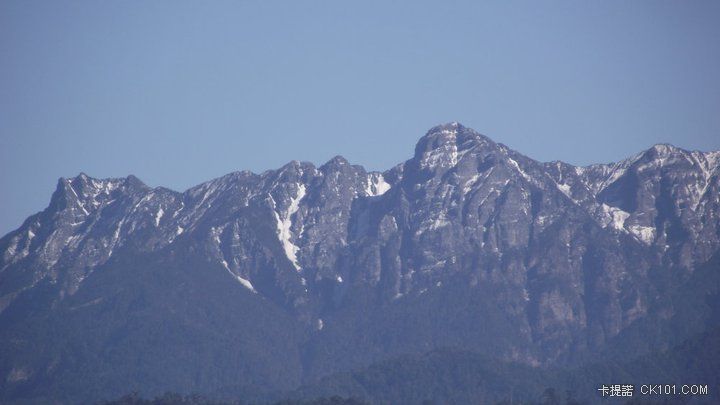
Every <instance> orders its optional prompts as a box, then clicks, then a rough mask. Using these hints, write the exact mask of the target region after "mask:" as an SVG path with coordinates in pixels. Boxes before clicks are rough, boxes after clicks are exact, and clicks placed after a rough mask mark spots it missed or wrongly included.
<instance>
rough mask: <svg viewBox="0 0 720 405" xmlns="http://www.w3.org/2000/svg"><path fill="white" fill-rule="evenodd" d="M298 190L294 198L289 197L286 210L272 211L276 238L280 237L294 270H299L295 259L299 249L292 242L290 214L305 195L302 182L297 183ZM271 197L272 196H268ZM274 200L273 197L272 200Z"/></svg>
mask: <svg viewBox="0 0 720 405" xmlns="http://www.w3.org/2000/svg"><path fill="white" fill-rule="evenodd" d="M297 187H298V192H297V195H296V196H295V198H291V199H290V205H289V206H288V208H287V210H286V211H285V212H284V213H282V214H283V215H282V216H281V215H280V214H278V212H277V211H274V214H275V221H276V222H277V234H278V238H279V239H280V243H282V246H283V250H284V251H285V256H287V258H288V260H290V263H292V264H293V266H295V269H296V270H298V271H299V270H301V267H300V265H299V264H298V261H297V252H298V251H299V250H300V248H299V247H297V245H295V244H293V243H292V237H293V234H292V231H291V228H292V216H293V215H295V213H296V212H297V211H298V209H299V208H300V201H301V200H302V199H303V198H304V197H305V185H304V184H298V185H297ZM270 198H272V196H270ZM274 201H275V200H274V199H273V202H274Z"/></svg>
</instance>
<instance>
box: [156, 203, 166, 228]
mask: <svg viewBox="0 0 720 405" xmlns="http://www.w3.org/2000/svg"><path fill="white" fill-rule="evenodd" d="M164 214H165V211H163V209H162V207H160V208H158V211H157V213H156V214H155V227H158V226H160V219H162V217H163V215H164Z"/></svg>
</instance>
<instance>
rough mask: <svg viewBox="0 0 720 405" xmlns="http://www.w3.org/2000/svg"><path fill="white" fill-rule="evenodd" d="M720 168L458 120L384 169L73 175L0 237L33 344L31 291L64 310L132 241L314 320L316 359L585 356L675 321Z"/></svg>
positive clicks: (670, 154)
mask: <svg viewBox="0 0 720 405" xmlns="http://www.w3.org/2000/svg"><path fill="white" fill-rule="evenodd" d="M719 164H720V152H709V153H705V152H688V151H685V150H682V149H679V148H676V147H673V146H670V145H656V146H654V147H652V148H650V149H648V150H647V151H644V152H642V153H640V154H638V155H636V156H633V157H631V158H629V159H626V160H623V161H621V162H618V163H611V164H598V165H592V166H588V167H576V166H572V165H569V164H566V163H563V162H551V163H541V162H537V161H535V160H533V159H531V158H529V157H526V156H524V155H522V154H520V153H518V152H515V151H513V150H511V149H509V148H507V147H506V146H504V145H502V144H497V143H495V142H493V141H492V140H491V139H489V138H487V137H485V136H483V135H480V134H478V133H477V132H475V131H473V130H471V129H468V128H465V127H463V126H462V125H460V124H457V123H450V124H446V125H441V126H438V127H435V128H432V129H431V130H430V131H429V132H428V133H427V135H425V136H424V137H423V138H421V139H420V141H419V142H418V144H417V146H416V148H415V154H414V156H413V158H412V159H410V160H408V161H406V162H404V163H402V164H400V165H398V166H396V167H394V168H392V169H390V170H388V171H386V172H383V173H379V172H367V171H366V170H365V169H363V168H362V167H361V166H355V165H351V164H349V163H348V162H347V161H346V160H345V159H343V158H342V157H335V158H333V159H331V160H330V161H329V162H327V163H326V164H324V165H322V166H320V167H317V168H316V167H315V166H314V165H312V164H310V163H299V162H291V163H289V164H287V165H285V166H284V167H282V168H281V169H279V170H271V171H267V172H264V173H261V174H254V173H250V172H236V173H231V174H228V175H226V176H223V177H221V178H218V179H215V180H211V181H209V182H207V183H203V184H201V185H198V186H196V187H193V188H191V189H189V190H187V191H185V192H184V193H179V192H175V191H171V190H168V189H165V188H154V189H153V188H150V187H147V186H146V185H144V184H143V183H142V182H141V181H140V180H138V179H137V178H135V177H133V176H129V177H127V178H124V179H105V180H100V179H93V178H90V177H88V176H86V175H84V174H81V175H79V176H77V177H75V178H72V179H60V181H59V182H58V187H57V189H56V191H55V193H54V194H53V196H52V199H51V202H50V205H49V206H48V208H47V209H45V210H44V211H43V212H41V213H38V214H36V215H33V216H31V217H30V218H28V219H27V220H26V221H25V223H24V224H23V225H22V226H21V227H20V228H19V229H18V230H16V231H13V232H11V233H9V234H8V235H6V236H5V237H3V238H2V239H0V311H2V312H0V325H2V328H3V329H5V330H6V331H12V332H13V333H9V334H8V333H6V334H5V335H4V336H3V338H5V339H9V336H10V335H12V336H14V338H16V339H20V340H23V339H27V340H31V338H30V337H28V336H20V335H22V333H20V332H18V331H19V330H20V326H18V325H21V324H22V322H24V321H22V318H23V316H22V314H23V313H25V312H27V311H30V310H29V309H26V308H25V306H26V305H28V304H27V301H28V300H27V299H25V300H24V299H22V297H23V296H27V297H34V296H36V295H37V294H42V297H44V298H43V300H42V302H43V303H44V304H42V305H40V304H38V305H39V308H38V307H37V306H35V307H33V309H32V311H33V313H35V312H36V311H40V312H41V313H43V314H46V316H49V317H53V316H60V315H59V314H60V313H59V312H58V313H55V312H53V311H57V308H60V307H62V306H63V305H66V304H64V303H67V302H71V301H73V300H74V299H75V298H73V297H76V296H77V294H81V293H82V292H83V291H84V289H85V292H86V293H92V291H91V290H89V289H91V288H93V285H95V284H96V283H100V284H102V283H103V282H105V283H107V282H108V281H103V280H104V277H105V276H104V275H103V271H106V270H105V269H106V268H107V267H108V266H110V265H111V264H113V263H115V262H122V258H123V257H134V258H142V257H153V260H155V261H158V263H165V265H166V266H167V267H168V268H170V269H172V268H173V266H174V264H173V263H176V260H178V259H177V258H178V257H180V256H181V257H183V258H184V259H183V260H185V261H188V262H190V261H192V260H198V263H203V264H202V265H196V267H197V270H188V271H195V272H196V273H197V274H196V275H200V274H202V277H206V274H212V275H213V276H212V277H216V276H217V275H218V274H222V275H223V277H224V280H225V281H224V282H225V283H226V284H227V286H228V287H227V288H232V289H239V290H241V291H245V292H246V293H247V294H246V295H247V299H249V300H258V301H262V302H266V303H271V304H272V305H273V306H274V308H277V309H279V310H280V311H281V312H283V313H286V314H288V315H289V316H290V317H291V318H292V319H295V320H297V322H299V325H304V326H299V328H300V329H303V328H304V329H305V330H306V332H303V333H304V334H303V333H301V334H300V335H301V336H300V335H299V336H300V337H297V341H294V343H292V344H294V345H296V346H297V347H299V348H300V349H298V350H299V352H298V353H296V354H294V355H297V356H298V358H299V360H298V362H299V363H302V364H303V366H302V367H303V370H304V371H300V374H303V373H305V374H307V375H312V376H315V375H321V374H324V373H327V372H329V371H334V370H342V369H347V368H351V367H354V366H358V365H363V364H367V363H368V362H370V361H373V360H376V359H380V358H384V357H386V356H389V355H392V354H395V353H400V352H403V351H422V350H427V349H430V348H434V347H444V346H460V347H462V348H468V349H473V350H479V351H486V352H487V351H489V352H491V354H493V355H496V356H499V357H502V358H505V359H514V360H518V361H521V362H524V363H529V364H533V365H543V364H552V363H555V362H562V361H568V359H570V358H573V357H574V356H576V355H578V353H584V352H593V351H599V350H603V348H604V347H606V346H607V345H608V344H609V342H611V341H612V340H613V339H615V338H616V337H618V336H619V335H621V334H622V332H623V331H624V330H626V329H627V328H629V327H631V326H632V325H633V324H635V323H637V322H638V321H639V320H643V319H648V318H649V317H652V318H653V319H659V320H662V319H665V320H667V319H671V318H672V316H673V314H674V313H675V312H676V311H675V309H676V308H675V307H674V303H673V302H669V301H667V300H665V299H664V298H665V297H667V296H669V294H670V293H671V290H672V289H673V288H677V287H678V286H679V285H682V283H684V282H685V281H686V280H688V279H689V278H691V277H692V275H693V273H694V270H695V269H696V267H697V266H699V265H702V264H703V263H706V262H708V261H709V260H710V259H711V258H712V257H713V255H716V254H717V252H718V248H719V246H720V211H719V209H720V195H719V194H718V192H719V187H720V181H719V177H718V166H719ZM148 260H149V259H148ZM198 266H199V267H198ZM116 267H117V266H116ZM201 268H202V270H200V269H201ZM116 271H121V270H116ZM169 274H170V276H169V277H170V278H171V279H172V277H173V276H172V271H170V273H169ZM208 277H209V276H208ZM90 279H95V280H96V282H95V284H93V283H89V282H88V281H89V280H90ZM668 280H670V281H668ZM119 282H121V283H122V279H121V280H120V281H119ZM167 282H168V283H170V284H172V281H167ZM40 292H41V293H40ZM248 294H249V295H248ZM81 295H82V294H81ZM90 295H92V294H90ZM93 299H94V300H96V301H95V302H96V303H99V302H101V301H102V300H103V299H107V297H104V296H97V297H94V298H93ZM98 300H99V301H98ZM84 304H87V305H89V306H92V305H95V304H93V303H92V302H87V303H84ZM84 304H83V305H84ZM227 304H228V306H229V307H232V303H227ZM13 308H14V309H13ZM117 316H120V317H122V316H124V315H123V314H122V313H120V314H118V315H117ZM240 318H241V319H242V316H240ZM37 327H41V326H37ZM216 327H221V326H217V325H216ZM249 327H251V326H249ZM15 332H17V333H15ZM258 333H265V332H264V331H259V332H258ZM18 334H19V335H18ZM23 341H24V340H23ZM20 346H22V345H20ZM20 346H19V347H20ZM22 347H25V346H22ZM358 351H360V352H362V353H361V354H359V353H358ZM42 361H47V362H51V361H53V360H52V359H51V358H48V359H45V360H42ZM42 361H41V360H38V362H39V363H38V364H40V363H42ZM2 363H3V364H7V365H8V366H4V367H0V372H3V373H5V374H4V375H5V376H6V377H3V378H5V380H6V384H13V383H15V382H17V381H30V380H32V378H33V377H32V375H39V374H38V373H39V371H37V369H35V371H34V372H31V371H28V370H30V369H32V367H30V368H27V367H26V368H23V367H25V366H23V365H22V364H21V363H22V360H19V359H18V357H17V356H15V355H13V354H12V353H10V354H7V353H6V354H5V355H4V358H3V362H2ZM28 367H29V366H28ZM34 367H36V368H37V367H39V366H34ZM44 367H47V365H44ZM18 370H25V374H23V375H24V376H25V377H23V378H21V379H18V378H15V377H17V376H18V375H19V374H18V372H19V371H18ZM48 373H49V374H48ZM21 374H22V373H21ZM43 375H45V376H46V377H44V378H53V377H52V375H53V374H52V372H47V373H45V374H43ZM13 376H15V377H13ZM298 378H301V377H298Z"/></svg>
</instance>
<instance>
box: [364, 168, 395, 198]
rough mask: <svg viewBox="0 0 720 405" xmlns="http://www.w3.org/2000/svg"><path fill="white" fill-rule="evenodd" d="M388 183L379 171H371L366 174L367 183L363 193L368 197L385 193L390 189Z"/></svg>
mask: <svg viewBox="0 0 720 405" xmlns="http://www.w3.org/2000/svg"><path fill="white" fill-rule="evenodd" d="M390 187H391V186H390V184H389V183H387V182H386V181H385V178H384V177H383V175H382V174H380V173H372V174H369V175H368V178H367V185H366V186H365V194H366V195H368V196H370V197H376V196H379V195H383V194H385V193H386V192H387V191H388V190H390Z"/></svg>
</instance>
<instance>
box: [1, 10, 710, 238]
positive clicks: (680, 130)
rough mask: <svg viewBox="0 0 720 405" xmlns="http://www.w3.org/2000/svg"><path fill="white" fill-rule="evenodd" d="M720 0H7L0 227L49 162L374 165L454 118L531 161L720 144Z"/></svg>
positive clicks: (163, 167) (41, 190)
mask: <svg viewBox="0 0 720 405" xmlns="http://www.w3.org/2000/svg"><path fill="white" fill-rule="evenodd" d="M718 21H720V2H717V1H660V0H653V1H626V0H622V1H582V2H579V1H547V2H546V1H523V2H518V1H492V2H476V1H443V2H440V1H438V2H423V1H406V2H400V1H387V0H386V1H378V2H374V1H357V2H338V1H230V2H223V1H212V2H199V1H188V2H183V1H152V2H141V1H88V2H85V1H68V2H62V1H7V0H6V1H3V2H0V187H1V189H2V193H0V207H2V209H0V234H4V233H6V232H8V231H10V230H11V229H13V228H15V227H17V226H18V225H20V223H21V222H22V220H23V219H24V218H25V217H27V216H28V215H30V214H32V213H34V212H37V211H39V210H41V209H43V208H44V207H45V206H46V205H47V203H48V200H49V198H50V195H51V193H52V191H53V190H54V187H55V184H56V181H57V179H58V177H61V176H65V177H68V176H74V175H76V174H78V173H79V172H81V171H83V172H86V173H88V174H89V175H91V176H94V177H111V176H112V177H120V176H126V175H128V174H135V175H137V176H138V177H140V178H141V179H142V180H143V181H145V182H146V183H147V184H149V185H151V186H158V185H163V186H167V187H170V188H173V189H176V190H184V189H186V188H187V187H189V186H191V185H194V184H197V183H200V182H202V181H205V180H208V179H210V178H213V177H217V176H220V175H222V174H225V173H228V172H231V171H234V170H242V169H249V170H253V171H256V172H260V171H263V170H265V169H270V168H277V167H279V166H281V165H282V164H284V163H286V162H288V161H290V160H293V159H296V160H306V161H310V162H313V163H316V164H321V163H323V162H325V161H327V160H328V159H329V158H331V157H332V156H334V155H336V154H341V155H343V156H345V157H346V158H347V159H348V160H350V161H351V162H352V163H357V164H362V165H364V166H365V167H367V168H369V169H385V168H389V167H391V166H393V165H394V164H396V163H399V162H401V161H403V160H405V159H407V158H408V157H410V156H411V154H412V151H413V147H414V145H415V142H416V141H417V139H418V138H419V137H420V136H422V135H423V134H424V133H425V131H426V130H427V129H428V128H430V127H432V126H433V125H436V124H439V123H443V122H449V121H459V122H461V123H463V124H465V125H466V126H469V127H472V128H474V129H476V130H477V131H479V132H481V133H484V134H486V135H488V136H490V137H492V138H493V139H495V140H496V141H499V142H502V143H505V144H507V145H508V146H510V147H512V148H514V149H517V150H519V151H520V152H523V153H524V154H526V155H528V156H530V157H533V158H535V159H538V160H542V161H549V160H555V159H560V160H564V161H567V162H570V163H573V164H589V163H595V162H607V161H613V160H618V159H621V158H623V157H626V156H628V155H630V154H632V153H635V152H637V151H640V150H642V149H645V148H647V147H649V146H650V145H652V144H655V143H660V142H669V143H672V144H675V145H677V146H680V147H684V148H687V149H701V150H713V149H720V79H719V78H718V72H720V42H719V41H718V38H720V24H718V23H717V22H718Z"/></svg>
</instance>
